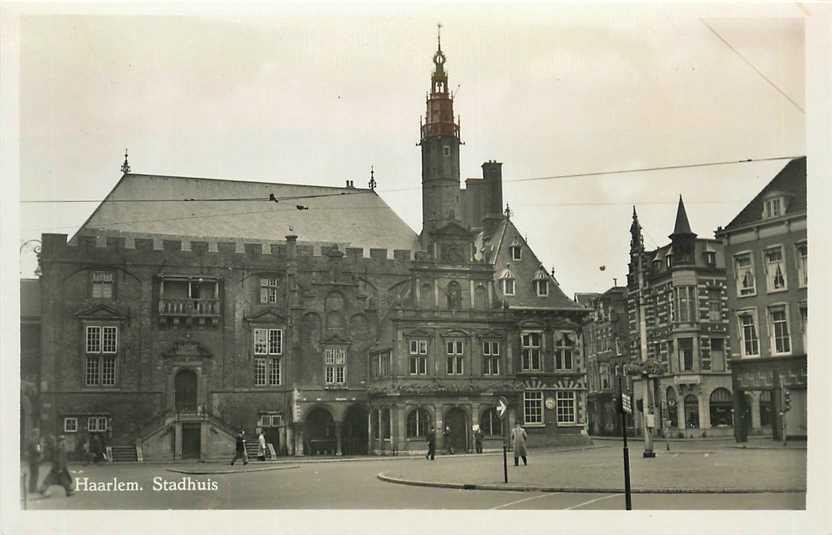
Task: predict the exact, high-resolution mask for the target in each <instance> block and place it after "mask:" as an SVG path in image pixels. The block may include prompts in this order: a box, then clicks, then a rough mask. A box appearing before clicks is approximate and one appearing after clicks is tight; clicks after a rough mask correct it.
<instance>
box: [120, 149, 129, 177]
mask: <svg viewBox="0 0 832 535" xmlns="http://www.w3.org/2000/svg"><path fill="white" fill-rule="evenodd" d="M121 172H122V173H124V174H125V175H126V174H127V173H129V172H130V163H129V162H128V161H127V148H126V147H125V148H124V163H123V164H121Z"/></svg>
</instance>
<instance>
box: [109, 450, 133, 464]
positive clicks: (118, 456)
mask: <svg viewBox="0 0 832 535" xmlns="http://www.w3.org/2000/svg"><path fill="white" fill-rule="evenodd" d="M111 449H112V457H111V459H112V460H113V462H114V463H135V462H138V461H139V458H138V455H137V454H136V447H135V446H111Z"/></svg>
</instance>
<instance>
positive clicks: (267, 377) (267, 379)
mask: <svg viewBox="0 0 832 535" xmlns="http://www.w3.org/2000/svg"><path fill="white" fill-rule="evenodd" d="M254 385H255V386H277V385H280V359H279V358H269V359H263V358H259V359H254Z"/></svg>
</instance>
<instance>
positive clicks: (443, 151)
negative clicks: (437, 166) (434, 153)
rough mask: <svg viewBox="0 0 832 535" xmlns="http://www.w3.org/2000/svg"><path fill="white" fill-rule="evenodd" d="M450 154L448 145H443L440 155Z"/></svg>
mask: <svg viewBox="0 0 832 535" xmlns="http://www.w3.org/2000/svg"><path fill="white" fill-rule="evenodd" d="M450 155H451V147H450V145H443V146H442V156H450Z"/></svg>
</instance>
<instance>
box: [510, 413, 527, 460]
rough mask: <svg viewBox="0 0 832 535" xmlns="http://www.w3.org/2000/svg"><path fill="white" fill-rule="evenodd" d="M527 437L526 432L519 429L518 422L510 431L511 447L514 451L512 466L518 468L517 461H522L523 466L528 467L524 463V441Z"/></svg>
mask: <svg viewBox="0 0 832 535" xmlns="http://www.w3.org/2000/svg"><path fill="white" fill-rule="evenodd" d="M527 438H528V435H527V434H526V430H525V429H523V428H522V427H520V422H517V423H515V424H514V429H512V430H511V447H512V448H513V449H514V466H518V465H519V464H520V463H519V459H520V458H522V459H523V466H528V464H529V463H527V462H526V439H527Z"/></svg>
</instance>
